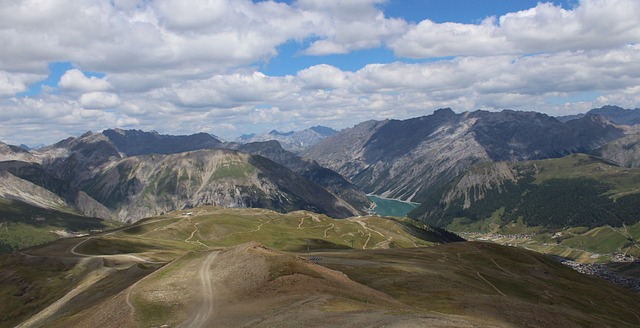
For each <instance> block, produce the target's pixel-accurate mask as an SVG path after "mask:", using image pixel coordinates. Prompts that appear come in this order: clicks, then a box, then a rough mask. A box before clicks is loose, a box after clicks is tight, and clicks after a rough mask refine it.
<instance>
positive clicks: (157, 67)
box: [0, 0, 640, 145]
mask: <svg viewBox="0 0 640 328" xmlns="http://www.w3.org/2000/svg"><path fill="white" fill-rule="evenodd" d="M638 17H640V1H637V0H564V1H548V2H545V1H541V2H538V1H529V0H482V1H478V0H289V1H272V0H268V1H258V0H254V1H251V0H190V1H183V0H22V1H17V0H0V141H3V142H5V143H9V144H27V145H37V144H51V143H54V142H57V141H59V140H62V139H64V138H67V137H69V136H79V135H81V134H82V133H84V132H86V131H89V130H91V131H96V132H99V131H102V130H104V129H107V128H116V127H118V128H123V129H141V130H145V131H150V130H155V131H158V132H160V133H163V134H191V133H196V132H207V133H211V134H213V135H216V136H219V137H221V138H223V139H225V140H233V139H235V138H236V137H237V136H239V135H241V134H246V133H263V132H267V131H270V130H272V129H277V130H280V131H290V130H302V129H305V128H308V127H311V126H314V125H325V126H329V127H333V128H335V129H342V128H347V127H351V126H353V125H355V124H357V123H359V122H363V121H366V120H371V119H375V120H382V119H387V118H390V119H406V118H411V117H417V116H422V115H429V114H431V113H433V111H434V110H436V109H438V108H445V107H449V108H452V109H453V110H454V111H456V112H464V111H472V110H477V109H484V110H491V111H495V110H501V109H505V108H509V109H515V110H527V111H529V110H532V111H538V112H543V113H547V114H549V115H553V116H559V115H570V114H576V113H581V112H586V111H588V110H589V109H591V108H596V107H601V106H603V105H607V104H611V105H618V106H621V107H625V108H638V107H640V19H638Z"/></svg>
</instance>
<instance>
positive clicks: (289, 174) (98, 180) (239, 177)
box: [83, 149, 359, 221]
mask: <svg viewBox="0 0 640 328" xmlns="http://www.w3.org/2000/svg"><path fill="white" fill-rule="evenodd" d="M83 190H84V191H86V192H87V194H89V195H90V196H92V197H93V198H95V199H96V200H97V201H99V202H100V203H102V204H104V205H105V206H107V207H108V208H109V209H111V210H112V211H114V213H116V214H115V215H116V216H117V218H118V219H120V220H123V221H137V220H139V219H142V218H144V217H149V216H153V215H158V214H162V213H166V212H169V211H173V210H176V209H184V208H191V207H195V206H201V205H216V206H223V207H259V208H268V209H274V210H277V211H282V212H287V211H292V210H301V209H305V210H309V211H314V212H317V213H323V214H327V215H330V216H333V217H338V218H344V217H349V216H353V215H358V214H359V211H358V210H356V209H354V208H353V207H352V206H351V205H349V204H348V203H347V202H346V201H344V200H342V199H340V198H338V197H336V196H334V195H333V194H331V193H330V192H328V191H327V190H326V189H324V188H322V187H321V186H319V185H317V184H315V183H313V182H311V181H309V180H307V179H305V178H304V177H302V176H300V175H299V174H297V173H295V172H293V171H291V170H289V169H287V168H285V167H283V166H281V165H279V164H277V163H275V162H273V161H271V160H269V159H267V158H264V157H261V156H255V155H249V154H245V153H240V152H237V151H232V150H225V149H212V150H199V151H193V152H186V153H179V154H171V155H143V156H134V157H128V158H125V159H123V160H121V161H119V162H116V163H114V164H112V165H110V166H109V167H107V168H105V169H104V170H102V171H101V172H100V173H99V174H98V175H96V176H95V177H94V178H93V179H92V180H91V181H89V182H87V184H85V185H84V187H83Z"/></svg>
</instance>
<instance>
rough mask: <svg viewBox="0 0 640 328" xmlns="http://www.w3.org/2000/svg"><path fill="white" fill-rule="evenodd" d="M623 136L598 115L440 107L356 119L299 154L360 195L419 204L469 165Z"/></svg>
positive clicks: (557, 152) (592, 145)
mask: <svg viewBox="0 0 640 328" xmlns="http://www.w3.org/2000/svg"><path fill="white" fill-rule="evenodd" d="M624 134H625V131H624V130H623V129H622V128H620V127H618V126H616V125H614V124H612V123H611V122H609V121H608V120H607V119H606V117H603V116H600V115H587V116H585V117H582V118H579V119H576V120H572V121H568V122H566V123H563V122H560V121H559V120H557V119H555V118H553V117H550V116H548V115H545V114H541V113H537V112H517V111H510V110H504V111H502V112H487V111H476V112H466V113H461V114H456V113H454V112H453V111H452V110H451V109H440V110H437V111H436V112H435V113H433V114H432V115H429V116H423V117H418V118H413V119H408V120H386V121H369V122H364V123H361V124H358V125H356V126H354V127H353V128H351V129H346V130H343V131H341V132H340V133H338V134H336V135H334V136H332V137H329V138H327V139H325V140H323V141H321V142H319V143H318V144H316V145H315V146H313V147H311V148H310V149H308V150H306V151H305V152H303V153H302V155H303V156H305V157H309V158H312V159H315V160H316V161H318V163H320V165H323V166H325V167H328V168H330V169H333V170H335V171H336V172H338V173H340V174H342V175H344V176H345V177H347V178H349V179H351V180H352V181H353V182H354V183H355V184H356V185H357V186H359V187H361V188H362V189H363V190H364V191H365V192H367V193H372V194H376V195H381V196H384V197H389V198H396V199H402V200H408V201H414V202H422V201H424V200H425V199H426V198H427V197H428V196H429V194H430V193H431V192H432V191H433V190H436V189H438V188H440V187H441V186H442V185H443V184H445V183H447V182H448V181H450V180H451V179H453V178H454V177H456V176H458V175H459V174H462V173H463V172H465V171H466V170H468V169H469V168H471V167H472V166H473V165H474V164H477V163H482V162H498V161H522V160H532V159H543V158H553V157H561V156H565V155H568V154H572V153H576V152H590V151H593V150H595V149H597V148H599V147H601V146H603V145H605V144H606V143H607V142H610V141H612V140H615V139H617V138H620V137H622V136H624Z"/></svg>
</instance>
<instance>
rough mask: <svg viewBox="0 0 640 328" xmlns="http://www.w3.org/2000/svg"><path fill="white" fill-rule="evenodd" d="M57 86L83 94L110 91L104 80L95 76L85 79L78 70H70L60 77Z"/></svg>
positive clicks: (107, 83)
mask: <svg viewBox="0 0 640 328" xmlns="http://www.w3.org/2000/svg"><path fill="white" fill-rule="evenodd" d="M58 86H59V87H60V88H62V89H68V90H77V91H83V92H89V91H106V90H109V89H111V88H112V87H111V84H110V83H109V82H108V81H106V80H105V79H101V78H97V77H95V76H91V77H87V76H86V75H84V73H82V71H80V70H79V69H70V70H68V71H66V72H65V73H64V75H62V77H60V82H58Z"/></svg>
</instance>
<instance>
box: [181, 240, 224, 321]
mask: <svg viewBox="0 0 640 328" xmlns="http://www.w3.org/2000/svg"><path fill="white" fill-rule="evenodd" d="M218 253H219V252H218V251H213V252H211V253H210V254H209V255H208V256H207V258H206V259H205V260H204V261H203V262H202V265H201V266H200V270H199V271H198V275H199V278H200V285H201V286H202V289H201V290H202V302H201V303H200V307H199V308H198V312H196V313H195V315H192V316H191V318H189V319H188V320H187V321H185V322H183V323H182V324H181V325H180V326H179V327H182V328H200V327H211V325H210V324H208V323H207V322H209V321H210V319H211V317H212V316H213V313H214V290H213V286H212V285H211V280H212V276H211V265H212V264H213V262H214V261H215V259H216V257H217V256H218Z"/></svg>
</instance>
